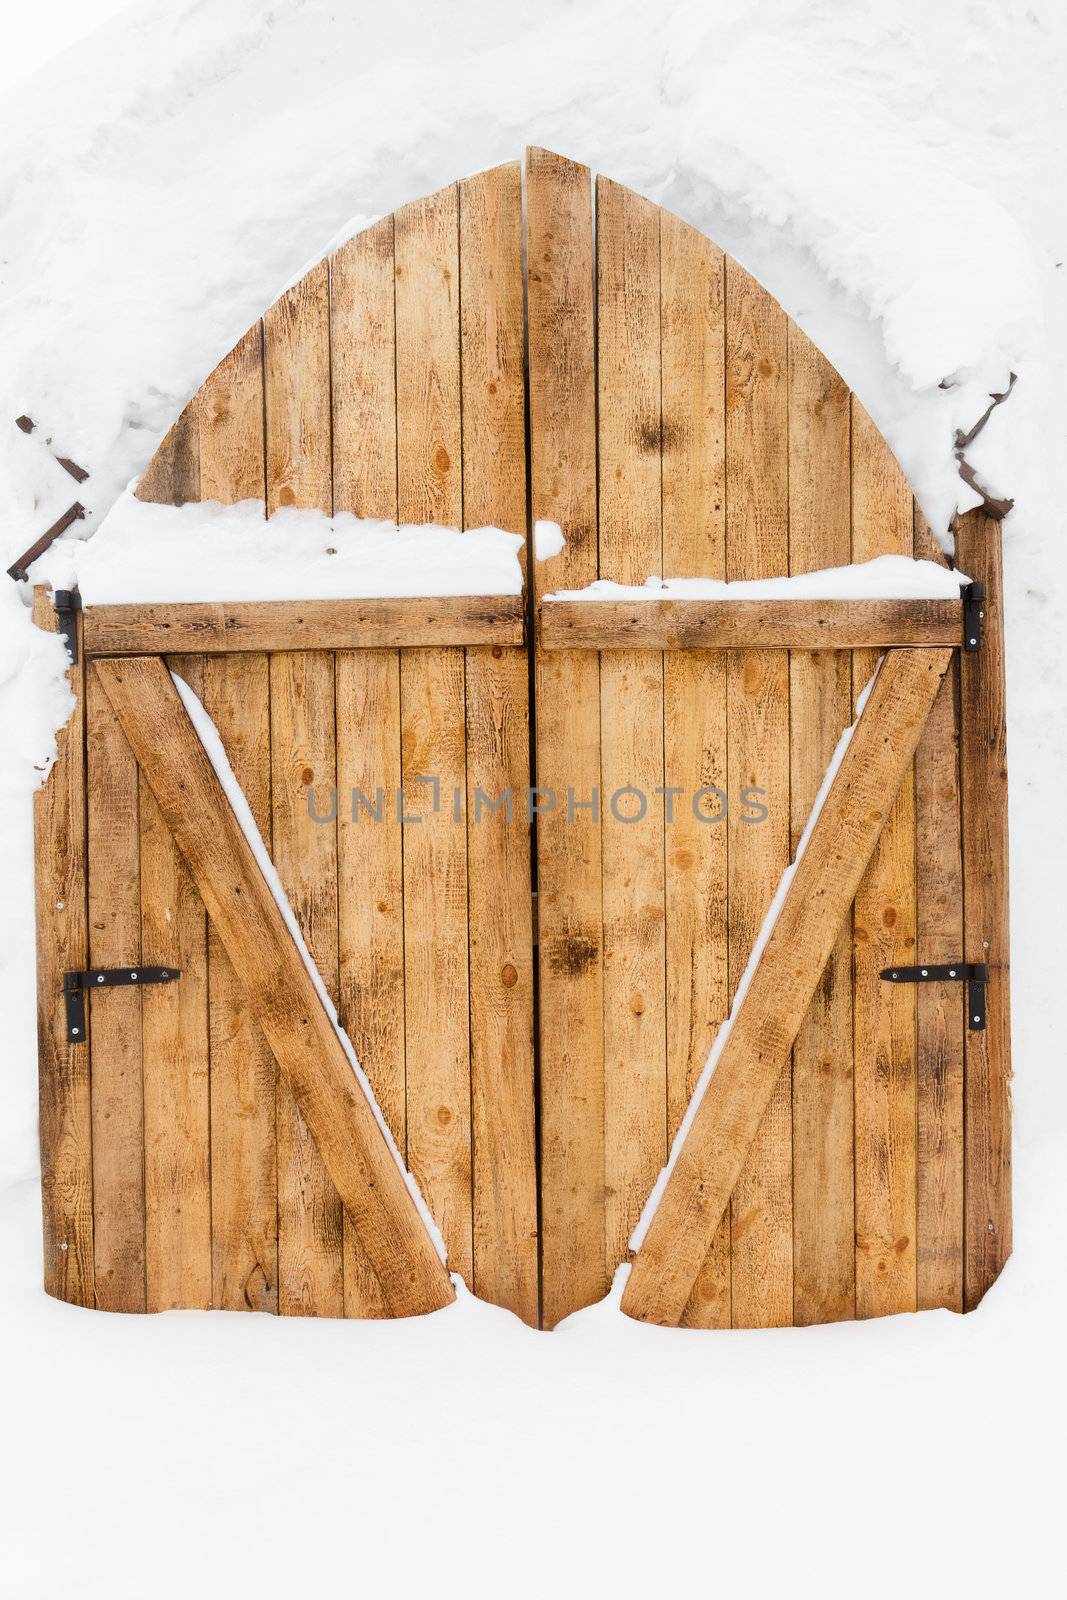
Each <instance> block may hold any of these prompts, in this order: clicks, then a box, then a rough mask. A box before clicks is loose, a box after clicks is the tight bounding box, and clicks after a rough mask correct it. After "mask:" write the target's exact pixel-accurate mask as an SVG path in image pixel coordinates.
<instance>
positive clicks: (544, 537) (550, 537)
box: [533, 521, 567, 561]
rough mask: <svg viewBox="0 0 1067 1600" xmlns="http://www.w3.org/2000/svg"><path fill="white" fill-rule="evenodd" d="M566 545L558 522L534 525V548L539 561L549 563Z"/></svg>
mask: <svg viewBox="0 0 1067 1600" xmlns="http://www.w3.org/2000/svg"><path fill="white" fill-rule="evenodd" d="M566 543H567V541H566V539H565V538H564V537H563V529H562V528H561V527H560V525H559V523H558V522H546V521H540V522H535V523H534V531H533V547H534V558H535V559H536V560H537V561H548V560H549V559H550V558H551V557H552V556H558V555H559V553H560V551H561V550H562V549H563V547H564V545H565V544H566Z"/></svg>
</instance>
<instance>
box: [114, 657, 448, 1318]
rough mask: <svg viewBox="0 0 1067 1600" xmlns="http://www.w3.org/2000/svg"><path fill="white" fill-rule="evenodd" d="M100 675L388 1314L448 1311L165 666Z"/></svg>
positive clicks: (375, 1131)
mask: <svg viewBox="0 0 1067 1600" xmlns="http://www.w3.org/2000/svg"><path fill="white" fill-rule="evenodd" d="M95 670H96V672H97V673H98V674H99V677H100V681H101V683H102V685H103V687H104V690H105V692H106V693H107V695H108V698H109V699H110V701H111V703H112V705H113V707H114V708H115V711H116V713H117V715H118V717H119V720H120V722H121V723H122V726H123V730H124V732H125V734H126V737H127V739H128V740H129V742H130V745H131V747H132V748H133V750H134V753H135V755H136V756H137V760H138V764H139V766H140V768H141V772H142V774H143V775H144V777H145V778H146V780H147V782H148V785H149V787H150V788H151V790H152V793H153V795H154V797H155V800H156V803H157V805H158V806H159V809H160V813H161V815H162V816H163V818H164V820H165V822H166V824H167V827H168V828H169V830H170V831H171V833H172V835H173V837H174V839H175V842H176V843H177V845H178V847H179V849H180V850H181V853H182V855H183V857H184V859H185V861H186V862H187V864H188V866H189V869H190V871H191V872H192V874H193V876H194V877H195V879H196V882H197V886H198V887H199V890H200V893H201V896H202V897H203V900H204V902H205V904H206V906H207V908H208V911H209V913H210V915H211V918H212V921H213V922H214V924H215V926H216V927H217V929H218V931H219V935H220V937H221V939H222V941H223V944H224V945H225V947H226V950H227V953H228V955H229V957H230V960H231V962H232V963H233V967H234V970H235V972H236V973H237V974H238V977H239V978H240V980H241V983H242V985H243V986H244V989H245V992H246V994H247V995H248V998H249V1003H250V1004H251V1006H252V1007H253V1009H254V1011H255V1012H256V1014H257V1016H258V1018H259V1022H260V1026H261V1027H262V1029H263V1032H264V1035H265V1037H266V1039H267V1041H268V1043H269V1044H270V1047H271V1049H272V1050H273V1051H274V1054H275V1057H276V1058H277V1061H278V1065H279V1067H280V1068H281V1070H282V1072H283V1073H284V1075H285V1077H286V1079H287V1081H288V1083H289V1085H290V1087H291V1088H292V1091H293V1094H294V1097H295V1100H296V1104H297V1106H298V1107H299V1111H300V1114H301V1116H302V1118H303V1120H304V1121H305V1123H306V1125H307V1127H308V1129H309V1131H310V1133H311V1135H312V1137H313V1138H314V1139H315V1142H316V1144H317V1146H318V1149H319V1151H320V1152H321V1153H322V1156H323V1160H324V1162H325V1164H326V1166H327V1169H328V1170H329V1172H330V1174H331V1176H332V1178H333V1180H334V1182H335V1183H336V1185H337V1189H338V1192H339V1193H340V1195H341V1197H342V1198H343V1201H344V1204H345V1206H346V1208H347V1210H348V1212H349V1214H350V1216H351V1217H352V1220H353V1222H354V1224H355V1226H356V1227H357V1228H358V1230H359V1233H360V1238H361V1240H362V1242H363V1244H364V1246H365V1248H366V1250H367V1253H368V1255H369V1256H370V1259H371V1262H372V1264H373V1266H374V1269H375V1272H376V1273H377V1275H378V1278H379V1281H380V1283H381V1285H382V1289H383V1292H384V1294H385V1295H386V1298H387V1300H388V1303H389V1307H390V1310H391V1311H392V1312H393V1313H394V1314H395V1315H413V1314H416V1313H420V1312H425V1311H430V1310H435V1309H437V1308H438V1307H440V1306H443V1305H446V1304H448V1303H449V1302H450V1301H451V1299H452V1287H451V1284H450V1283H449V1280H448V1275H447V1273H446V1272H445V1269H444V1265H443V1263H442V1262H441V1259H440V1257H439V1256H438V1254H437V1251H436V1250H435V1248H434V1246H433V1244H432V1242H431V1240H430V1237H429V1234H428V1233H427V1231H426V1229H425V1227H424V1225H423V1223H422V1220H421V1218H420V1217H419V1214H418V1211H417V1210H416V1207H415V1204H414V1201H413V1200H412V1197H411V1194H410V1192H409V1191H408V1188H407V1185H406V1183H405V1181H404V1178H403V1175H402V1173H401V1172H400V1169H399V1167H398V1166H397V1164H396V1162H395V1160H394V1159H393V1156H392V1153H391V1152H390V1150H389V1149H388V1146H387V1144H386V1142H385V1138H384V1135H383V1134H382V1131H381V1129H380V1127H379V1126H378V1123H377V1121H376V1120H375V1117H374V1113H373V1111H372V1109H371V1106H370V1104H369V1103H368V1101H367V1099H366V1097H365V1095H364V1093H363V1091H362V1089H361V1088H360V1086H359V1083H358V1080H357V1079H356V1077H355V1074H354V1073H353V1072H352V1069H351V1066H350V1064H349V1061H348V1058H347V1056H346V1055H345V1053H344V1050H343V1048H342V1046H341V1042H340V1040H339V1038H338V1035H337V1031H336V1029H335V1027H334V1025H333V1023H332V1022H331V1020H330V1018H329V1017H328V1015H327V1013H326V1009H325V1007H324V1005H323V1002H322V1000H321V998H320V995H319V992H318V990H317V989H316V987H315V984H314V982H313V980H312V978H311V975H310V973H309V972H308V969H307V967H306V966H305V965H304V962H303V959H302V958H301V955H300V952H299V951H298V949H297V947H296V944H295V942H294V941H293V938H292V936H291V934H290V933H289V931H288V929H287V927H286V925H285V922H284V920H283V918H282V915H281V912H280V911H279V909H278V906H277V904H276V902H275V900H274V897H273V895H272V894H271V891H270V889H269V888H268V887H267V884H266V881H265V880H264V878H263V874H262V872H261V871H260V869H259V867H258V865H257V863H256V860H255V857H254V856H253V854H252V850H251V847H250V846H249V844H248V842H247V840H246V839H245V836H244V833H243V832H242V830H241V827H240V824H239V823H238V822H237V819H236V818H235V816H234V814H233V811H232V810H231V808H230V805H229V802H228V801H227V799H226V796H225V793H224V791H223V789H222V785H221V784H220V782H219V780H218V778H217V777H216V776H215V772H214V770H213V768H212V766H211V763H210V761H209V760H208V757H207V755H206V754H205V752H204V749H203V746H202V745H201V744H200V741H199V739H198V738H197V737H196V733H195V731H194V729H193V726H192V724H191V722H190V721H189V719H188V716H187V715H186V712H185V710H184V707H183V706H182V704H181V701H180V700H179V698H178V693H177V690H176V689H175V688H174V685H173V683H172V682H171V679H170V676H169V674H168V673H167V670H166V668H165V666H164V665H163V663H162V662H160V661H158V660H156V659H154V658H144V657H140V658H131V659H129V660H116V661H99V662H97V663H96V666H95Z"/></svg>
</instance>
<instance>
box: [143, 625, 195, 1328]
mask: <svg viewBox="0 0 1067 1600" xmlns="http://www.w3.org/2000/svg"><path fill="white" fill-rule="evenodd" d="M181 671H182V676H183V677H184V678H185V679H186V681H187V682H188V683H189V685H190V687H191V688H192V689H193V690H194V691H195V692H196V693H197V694H202V693H203V664H202V662H200V661H199V660H198V658H197V657H196V656H189V657H186V658H185V660H184V661H183V662H182V667H181ZM128 737H129V735H128V733H127V738H128ZM139 811H140V828H141V959H142V961H143V962H144V964H145V965H146V966H150V967H176V968H178V969H179V970H180V972H181V975H182V976H181V980H180V982H178V983H173V984H156V985H153V986H151V987H149V988H146V989H145V990H144V992H143V993H142V996H141V1038H142V1078H143V1084H144V1186H145V1281H146V1301H147V1306H148V1310H149V1311H167V1310H171V1309H174V1308H185V1309H189V1308H206V1307H207V1306H209V1305H210V1304H211V1178H210V1172H211V1165H210V1163H211V1156H210V1126H211V1121H210V1117H211V1113H210V1102H209V1088H208V1012H207V1006H208V995H207V918H206V915H205V912H204V905H203V902H202V900H201V898H200V895H199V894H198V893H197V888H196V884H195V882H194V880H193V877H192V874H191V873H190V871H189V869H188V867H187V866H186V864H185V862H184V861H183V860H182V857H181V854H180V852H179V850H178V848H177V846H176V845H175V842H174V839H173V837H172V835H171V833H170V830H169V828H168V827H167V825H166V822H165V820H164V818H163V816H162V814H161V813H160V810H159V807H158V806H157V804H156V801H155V799H154V797H153V795H152V792H151V789H150V788H149V787H148V785H147V784H146V782H145V780H144V775H143V774H142V777H141V785H140V799H139Z"/></svg>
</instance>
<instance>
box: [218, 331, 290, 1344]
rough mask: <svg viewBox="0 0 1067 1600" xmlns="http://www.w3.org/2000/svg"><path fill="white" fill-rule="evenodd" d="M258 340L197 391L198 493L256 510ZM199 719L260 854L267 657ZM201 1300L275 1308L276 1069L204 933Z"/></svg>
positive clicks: (260, 443)
mask: <svg viewBox="0 0 1067 1600" xmlns="http://www.w3.org/2000/svg"><path fill="white" fill-rule="evenodd" d="M265 471H266V463H265V436H264V427H263V329H262V324H261V323H256V324H255V326H254V327H252V328H251V329H249V331H248V333H247V334H246V335H245V336H244V338H243V339H241V341H240V342H239V343H238V344H237V345H236V346H235V347H234V349H233V350H232V351H231V352H230V354H229V355H228V356H227V357H226V358H225V359H224V360H223V361H221V362H220V363H219V365H218V366H217V367H216V368H215V371H214V372H213V373H212V375H211V377H210V378H209V379H208V380H207V382H206V383H205V385H204V387H203V388H202V390H201V391H200V494H201V498H202V499H205V500H207V499H211V500H218V501H220V502H221V503H222V504H233V503H235V502H237V501H240V500H248V499H254V500H264V499H265V497H266V490H265V483H266V479H265ZM203 684H204V695H203V699H204V708H205V710H206V711H207V713H208V715H209V717H210V718H211V720H212V721H213V722H214V724H215V727H216V728H217V729H218V732H219V735H220V737H221V739H222V742H223V746H224V748H225V750H226V754H227V756H228V757H229V761H230V765H231V767H232V768H233V771H234V774H235V776H236V778H237V781H238V783H239V784H240V786H241V789H242V792H243V793H244V796H245V799H246V800H247V801H248V803H249V806H250V807H251V810H252V815H253V817H254V818H255V821H256V825H257V827H258V828H259V831H260V834H261V836H262V838H263V839H264V841H265V843H266V845H267V848H268V849H269V848H270V840H271V805H270V668H269V662H268V659H267V656H266V655H265V654H263V653H258V654H247V655H243V654H240V655H239V654H233V655H223V656H214V657H207V658H205V660H204V667H203ZM208 1016H209V1045H210V1055H211V1071H210V1096H211V1299H212V1304H213V1305H216V1306H219V1307H222V1308H224V1309H225V1310H228V1311H246V1310H247V1311H271V1312H276V1311H277V1309H278V1171H277V1111H276V1106H277V1093H278V1069H277V1064H276V1062H275V1060H274V1056H273V1055H272V1053H271V1051H270V1049H269V1047H268V1045H267V1043H266V1040H265V1039H264V1038H263V1035H262V1032H261V1031H260V1028H259V1024H258V1023H257V1022H256V1020H255V1017H254V1016H253V1014H252V1011H251V1008H250V1006H249V1004H248V1001H247V999H246V998H245V995H244V991H243V990H242V988H241V984H240V982H239V980H238V977H237V974H236V973H235V972H234V970H233V966H232V964H231V962H230V958H229V956H228V955H227V954H226V950H225V948H224V946H223V944H222V941H221V939H220V938H219V935H218V931H217V930H216V929H215V928H214V927H212V926H211V925H210V924H209V926H208Z"/></svg>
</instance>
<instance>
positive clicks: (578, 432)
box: [526, 150, 609, 1328]
mask: <svg viewBox="0 0 1067 1600" xmlns="http://www.w3.org/2000/svg"><path fill="white" fill-rule="evenodd" d="M526 252H527V292H528V311H527V315H528V323H529V327H528V343H529V404H530V496H531V511H532V516H533V517H534V518H535V519H538V518H548V519H551V520H553V521H555V522H558V523H559V524H560V526H561V527H562V529H563V532H564V535H565V537H566V540H567V543H566V546H565V548H564V549H563V551H562V552H561V554H560V555H558V556H556V557H554V558H553V559H552V560H551V561H546V562H533V563H531V573H530V578H531V588H532V592H533V595H534V597H535V599H536V598H538V597H539V596H540V594H541V592H542V589H543V587H544V585H545V584H546V583H549V584H551V585H552V586H553V587H562V586H563V585H566V586H568V587H571V586H580V585H582V584H585V583H588V582H591V581H592V579H594V578H595V577H596V576H597V454H596V452H597V429H596V380H595V348H596V347H595V302H594V284H593V211H592V196H591V192H590V174H589V170H588V168H586V167H583V166H579V165H578V164H576V163H575V162H571V161H567V160H565V159H564V158H563V157H561V156H556V155H553V154H552V153H551V152H549V151H547V150H530V151H528V152H527V159H526ZM534 693H535V704H536V723H537V728H536V747H535V761H536V782H537V785H538V787H539V789H540V790H541V791H542V793H541V795H540V796H539V802H538V803H539V805H540V806H541V807H542V808H543V809H542V811H541V814H540V815H538V817H537V819H536V839H537V866H538V921H539V925H540V932H539V946H538V977H539V986H540V1006H541V1016H542V1019H545V1018H548V1019H551V1020H550V1021H548V1022H545V1021H544V1020H543V1021H542V1025H541V1028H540V1051H541V1055H540V1071H541V1229H542V1269H541V1277H542V1320H543V1323H544V1326H545V1327H548V1328H551V1327H554V1326H555V1324H556V1323H557V1322H559V1321H560V1319H561V1318H562V1317H565V1316H567V1315H568V1314H569V1313H570V1312H572V1311H576V1310H577V1309H578V1308H579V1307H580V1306H583V1305H589V1304H590V1303H592V1302H593V1301H594V1300H599V1299H600V1298H601V1297H602V1296H603V1295H604V1294H605V1293H606V1292H607V1289H608V1286H609V1279H608V1273H607V1266H606V1250H605V1231H604V1228H605V1196H604V1040H603V908H602V890H601V821H600V812H599V794H600V784H601V775H600V753H601V738H600V663H599V660H598V658H597V656H596V655H595V654H594V653H591V652H577V653H575V654H573V655H572V654H567V655H562V654H559V655H547V654H546V653H545V652H544V651H542V650H540V649H537V650H536V651H535V656H534ZM557 789H558V790H559V791H560V793H559V794H558V795H557V794H556V793H555V791H556V790H557ZM549 790H551V791H552V792H553V798H554V799H555V802H556V803H555V804H554V805H553V806H550V805H549V799H550V797H549V794H548V791H549ZM568 791H570V801H571V804H570V814H569V815H568ZM594 795H595V796H597V799H598V808H597V810H596V811H595V812H594V811H593V810H591V809H588V807H589V806H590V804H591V802H592V801H593V797H594ZM575 802H579V803H580V805H581V809H579V808H578V806H577V805H576V804H575Z"/></svg>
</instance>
